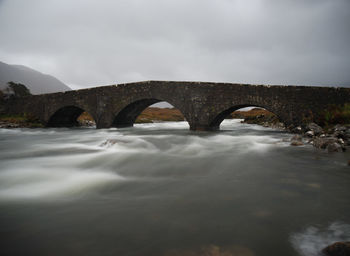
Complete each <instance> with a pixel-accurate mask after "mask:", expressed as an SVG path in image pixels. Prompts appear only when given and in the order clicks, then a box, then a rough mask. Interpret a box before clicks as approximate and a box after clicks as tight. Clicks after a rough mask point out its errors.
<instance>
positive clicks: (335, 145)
mask: <svg viewBox="0 0 350 256" xmlns="http://www.w3.org/2000/svg"><path fill="white" fill-rule="evenodd" d="M327 151H328V153H331V152H343V148H342V146H340V145H339V144H338V143H337V142H333V143H330V144H328V146H327Z"/></svg>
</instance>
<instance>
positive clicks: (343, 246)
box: [322, 242, 350, 256]
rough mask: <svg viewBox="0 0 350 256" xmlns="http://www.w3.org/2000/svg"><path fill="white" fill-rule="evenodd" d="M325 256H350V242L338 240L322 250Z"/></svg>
mask: <svg viewBox="0 0 350 256" xmlns="http://www.w3.org/2000/svg"><path fill="white" fill-rule="evenodd" d="M322 253H323V255H325V256H350V242H336V243H334V244H331V245H329V246H327V247H326V248H324V249H323V250H322Z"/></svg>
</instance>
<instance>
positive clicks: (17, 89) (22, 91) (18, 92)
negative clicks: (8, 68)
mask: <svg viewBox="0 0 350 256" xmlns="http://www.w3.org/2000/svg"><path fill="white" fill-rule="evenodd" d="M7 84H8V86H9V88H11V89H12V90H13V92H14V94H15V96H16V97H23V96H28V95H32V94H31V93H30V90H29V89H28V88H27V87H26V86H25V85H24V84H21V83H15V82H12V81H11V82H8V83H7Z"/></svg>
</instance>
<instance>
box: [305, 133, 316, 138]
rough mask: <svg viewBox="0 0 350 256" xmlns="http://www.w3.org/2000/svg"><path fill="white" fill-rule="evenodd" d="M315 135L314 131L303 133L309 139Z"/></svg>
mask: <svg viewBox="0 0 350 256" xmlns="http://www.w3.org/2000/svg"><path fill="white" fill-rule="evenodd" d="M314 135H315V133H314V131H307V132H306V133H305V136H307V137H309V138H312V137H313V136H314Z"/></svg>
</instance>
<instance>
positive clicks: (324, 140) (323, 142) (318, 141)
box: [312, 137, 338, 149]
mask: <svg viewBox="0 0 350 256" xmlns="http://www.w3.org/2000/svg"><path fill="white" fill-rule="evenodd" d="M332 143H338V139H337V138H334V137H316V138H315V139H314V140H313V143H312V144H313V145H314V146H315V147H316V148H321V149H326V148H327V146H328V145H329V144H332Z"/></svg>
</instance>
